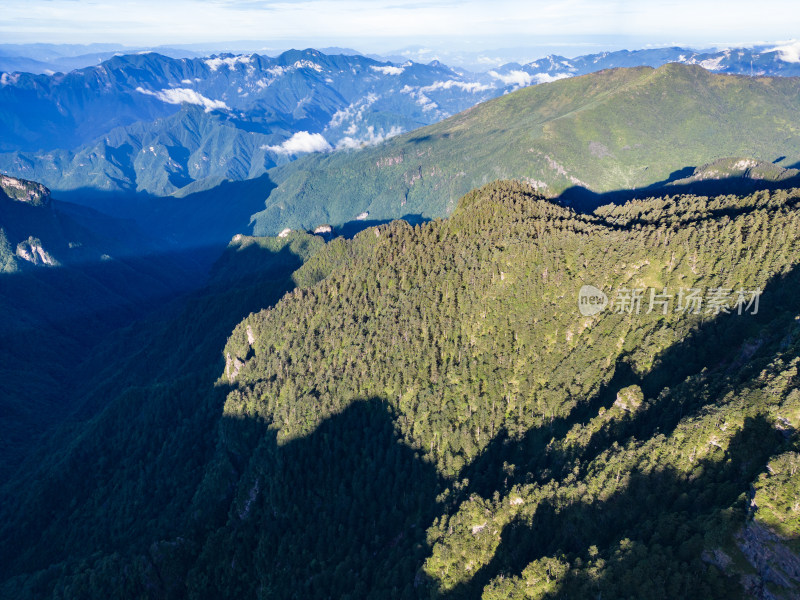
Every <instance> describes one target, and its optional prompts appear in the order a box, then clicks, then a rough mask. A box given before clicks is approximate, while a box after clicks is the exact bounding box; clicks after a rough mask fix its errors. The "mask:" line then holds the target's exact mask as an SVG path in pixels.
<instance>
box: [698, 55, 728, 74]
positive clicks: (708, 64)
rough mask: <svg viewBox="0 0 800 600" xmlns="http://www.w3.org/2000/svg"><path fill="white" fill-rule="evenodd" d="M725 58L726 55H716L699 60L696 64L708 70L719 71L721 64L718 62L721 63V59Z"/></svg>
mask: <svg viewBox="0 0 800 600" xmlns="http://www.w3.org/2000/svg"><path fill="white" fill-rule="evenodd" d="M725 58H726V57H725V56H724V55H723V56H718V57H716V58H707V59H705V60H701V61H700V62H699V63H697V64H698V65H700V66H701V67H703V68H704V69H708V70H709V71H719V70H720V69H721V68H722V65H721V64H720V63H722V61H723V60H725Z"/></svg>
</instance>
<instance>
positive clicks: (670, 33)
mask: <svg viewBox="0 0 800 600" xmlns="http://www.w3.org/2000/svg"><path fill="white" fill-rule="evenodd" d="M2 4H3V6H2V10H1V11H0V42H5V43H27V42H52V43H89V42H118V43H122V44H127V45H157V44H179V43H197V42H221V41H230V40H265V41H269V42H270V43H273V44H274V45H275V46H281V45H283V44H282V42H283V41H289V42H291V44H293V45H299V44H300V45H301V43H302V42H306V43H307V45H309V46H312V45H313V46H317V47H322V46H325V45H347V46H351V47H356V48H358V49H359V50H362V51H386V50H390V49H395V48H399V47H402V46H406V45H412V44H440V45H441V46H442V47H450V48H458V47H459V46H461V47H463V48H472V49H478V47H483V48H493V47H508V46H519V45H537V44H539V45H544V44H557V43H558V40H561V39H564V40H571V42H573V43H580V40H587V45H588V46H591V45H595V46H596V45H597V44H596V43H595V42H597V40H601V41H602V40H611V41H627V40H630V43H627V44H623V45H628V46H636V47H642V46H644V45H646V44H647V43H650V44H654V45H665V44H684V45H695V46H696V47H701V46H711V45H734V44H748V43H754V42H759V41H765V42H772V41H778V40H789V39H794V38H797V37H800V10H797V8H796V0H791V1H783V0H779V1H772V2H762V3H754V2H752V1H748V2H745V1H740V0H733V1H727V2H708V1H705V0H668V1H666V2H648V1H633V0H618V1H612V2H596V1H590V0H567V1H562V2H537V1H535V0H534V1H531V0H528V1H517V0H495V1H493V2H491V3H490V2H478V1H472V0H466V1H463V0H462V1H453V0H436V1H433V2H424V1H421V0H301V1H291V0H288V1H287V0H284V1H272V0H245V1H234V0H125V1H104V2H103V1H92V0H89V1H84V0H3V2H2ZM600 45H603V44H602V43H600ZM611 45H619V44H611Z"/></svg>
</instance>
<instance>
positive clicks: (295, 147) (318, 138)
mask: <svg viewBox="0 0 800 600" xmlns="http://www.w3.org/2000/svg"><path fill="white" fill-rule="evenodd" d="M261 148H262V149H263V150H269V151H270V152H275V153H276V154H287V155H289V154H305V153H308V152H327V151H328V150H330V149H331V145H330V144H329V143H328V142H327V141H326V140H325V138H324V137H322V135H320V134H319V133H308V132H307V131H298V132H297V133H295V134H294V135H293V136H292V137H290V138H289V139H288V140H286V141H285V142H283V143H282V144H281V145H279V146H262V147H261Z"/></svg>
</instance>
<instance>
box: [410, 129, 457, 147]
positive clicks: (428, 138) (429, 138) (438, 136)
mask: <svg viewBox="0 0 800 600" xmlns="http://www.w3.org/2000/svg"><path fill="white" fill-rule="evenodd" d="M449 137H450V133H448V132H445V133H435V134H433V133H431V134H427V135H416V136H414V137H412V138H408V139H407V140H406V141H407V142H410V143H412V144H423V143H426V142H433V141H436V140H446V139H447V138H449Z"/></svg>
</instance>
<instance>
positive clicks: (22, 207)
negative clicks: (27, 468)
mask: <svg viewBox="0 0 800 600" xmlns="http://www.w3.org/2000/svg"><path fill="white" fill-rule="evenodd" d="M199 254H200V252H194V253H192V255H186V254H183V253H181V252H179V251H177V250H176V249H175V248H174V247H171V246H169V245H167V244H164V243H160V242H158V241H156V240H154V239H152V238H150V237H149V236H147V235H145V234H143V233H142V231H141V230H139V229H138V228H136V226H135V225H134V224H133V223H131V222H129V221H123V220H119V219H113V218H110V217H108V216H106V215H103V214H101V213H98V212H95V211H93V210H91V209H88V208H85V207H80V206H75V205H70V204H66V203H63V202H59V201H58V200H54V199H53V198H52V197H51V195H50V190H48V189H47V188H45V187H44V186H42V185H41V184H38V183H35V182H31V181H24V180H20V179H15V178H12V177H6V176H4V175H0V314H1V315H2V317H0V339H2V343H0V412H2V414H3V419H2V420H1V421H0V479H3V478H5V477H6V476H7V475H8V474H9V473H10V471H11V470H12V469H13V468H14V467H16V466H17V465H18V463H19V460H20V459H21V456H22V454H24V452H23V448H28V447H30V446H31V445H33V444H34V443H35V441H34V440H35V439H36V436H37V435H38V434H41V433H42V432H43V431H45V430H46V429H47V428H48V427H49V426H51V425H52V424H53V423H57V422H59V420H60V419H61V418H63V417H64V415H65V414H66V413H67V412H69V410H70V408H71V402H70V394H69V393H68V392H67V391H66V390H68V389H69V388H70V386H71V382H72V381H73V375H74V373H73V371H74V369H75V368H76V366H77V365H78V364H80V363H81V361H82V360H84V359H86V355H87V353H88V352H89V351H90V349H91V348H92V347H93V346H94V345H95V344H97V343H99V342H100V341H102V340H103V339H104V338H105V336H107V335H108V334H109V333H110V332H112V331H113V330H115V329H116V328H119V327H122V326H124V325H127V324H129V323H131V322H132V321H134V320H136V319H137V318H139V317H141V316H142V315H144V314H146V313H147V312H148V311H151V310H153V309H154V308H157V307H158V306H159V305H160V304H161V303H163V302H165V301H170V300H172V299H174V298H176V297H178V296H180V295H181V294H183V293H184V292H186V291H187V290H188V289H190V288H192V287H195V286H197V285H198V282H199V281H201V280H202V278H203V277H204V271H205V269H204V267H203V265H202V261H200V260H198V255H199ZM95 367H96V366H95Z"/></svg>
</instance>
